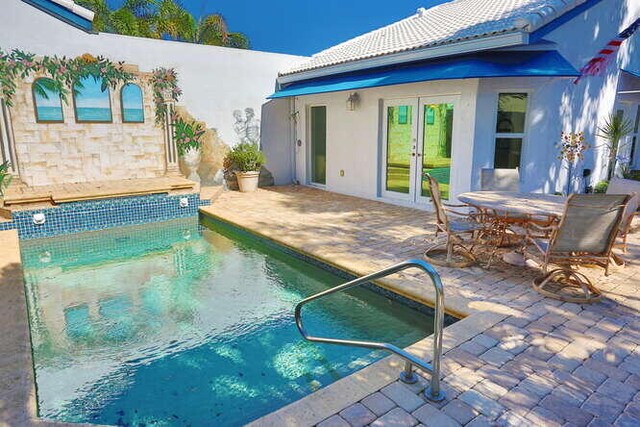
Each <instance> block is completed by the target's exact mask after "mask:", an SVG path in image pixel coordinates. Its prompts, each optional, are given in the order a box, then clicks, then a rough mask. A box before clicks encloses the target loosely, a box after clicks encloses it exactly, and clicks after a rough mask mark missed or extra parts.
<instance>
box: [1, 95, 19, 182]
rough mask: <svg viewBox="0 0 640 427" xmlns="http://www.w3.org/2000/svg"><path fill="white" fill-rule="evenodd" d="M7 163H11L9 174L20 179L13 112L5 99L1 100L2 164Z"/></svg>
mask: <svg viewBox="0 0 640 427" xmlns="http://www.w3.org/2000/svg"><path fill="white" fill-rule="evenodd" d="M6 161H9V163H10V166H9V172H11V173H12V174H13V175H15V176H16V177H18V176H19V172H18V159H17V157H16V147H15V138H14V137H13V126H12V125H11V111H10V110H9V107H8V106H7V104H6V103H5V101H4V99H1V98H0V163H4V162H6Z"/></svg>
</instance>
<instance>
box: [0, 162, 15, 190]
mask: <svg viewBox="0 0 640 427" xmlns="http://www.w3.org/2000/svg"><path fill="white" fill-rule="evenodd" d="M9 166H10V163H9V162H8V161H6V162H4V163H3V164H1V165H0V197H2V196H4V190H5V189H6V188H7V187H8V186H9V184H11V180H12V179H13V176H12V175H11V172H9Z"/></svg>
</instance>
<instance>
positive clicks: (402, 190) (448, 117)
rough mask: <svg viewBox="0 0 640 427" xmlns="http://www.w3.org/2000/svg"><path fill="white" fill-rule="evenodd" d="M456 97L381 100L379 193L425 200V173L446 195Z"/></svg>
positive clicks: (411, 199)
mask: <svg viewBox="0 0 640 427" xmlns="http://www.w3.org/2000/svg"><path fill="white" fill-rule="evenodd" d="M455 105H456V97H451V96H447V97H444V96H438V97H425V98H407V99H394V100H388V101H385V102H384V117H383V121H384V122H383V147H382V159H383V161H382V173H381V176H382V183H381V184H382V196H383V197H384V198H388V199H395V200H398V201H403V202H407V203H420V204H422V203H427V202H428V199H429V191H428V187H427V178H426V176H425V174H427V173H428V174H430V175H431V176H433V177H434V178H435V179H436V180H437V181H438V183H439V184H440V191H441V192H442V197H443V198H445V199H448V198H449V192H450V177H451V157H452V156H451V149H452V142H453V123H454V113H455Z"/></svg>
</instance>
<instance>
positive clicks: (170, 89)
mask: <svg viewBox="0 0 640 427" xmlns="http://www.w3.org/2000/svg"><path fill="white" fill-rule="evenodd" d="M151 87H152V90H153V102H154V103H155V104H156V124H157V125H164V119H165V116H166V114H167V104H166V103H167V101H174V102H177V101H178V99H179V98H180V95H182V90H181V89H180V88H179V87H178V73H176V70H175V69H173V68H164V67H160V68H156V69H154V70H153V71H152V72H151Z"/></svg>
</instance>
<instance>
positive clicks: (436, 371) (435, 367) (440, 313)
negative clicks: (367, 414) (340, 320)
mask: <svg viewBox="0 0 640 427" xmlns="http://www.w3.org/2000/svg"><path fill="white" fill-rule="evenodd" d="M414 267H415V268H419V269H421V270H423V271H424V272H425V273H427V274H428V275H429V277H430V279H431V282H432V283H433V286H434V288H435V291H436V299H435V317H434V324H433V325H434V326H433V360H432V363H431V364H429V363H427V362H425V361H423V360H421V359H419V358H418V357H416V356H414V355H412V354H411V353H409V352H407V351H405V350H403V349H401V348H398V347H396V346H395V345H393V344H388V343H382V342H372V341H357V340H348V339H336V338H325V337H315V336H313V335H309V334H308V333H307V331H306V329H305V327H304V325H303V323H302V316H301V314H302V307H303V306H304V305H306V304H308V303H310V302H312V301H315V300H317V299H319V298H322V297H325V296H327V295H331V294H334V293H336V292H341V291H346V290H347V289H351V288H354V287H356V286H360V285H363V284H365V283H368V282H371V281H373V280H378V279H381V278H383V277H386V276H389V275H391V274H395V273H398V272H400V271H403V270H406V269H409V268H414ZM295 319H296V326H297V327H298V330H299V331H300V334H302V336H303V337H304V339H306V340H307V341H312V342H319V343H325V344H337V345H346V346H353V347H364V348H370V349H375V350H386V351H389V352H391V353H393V354H395V355H397V356H399V357H401V358H402V359H404V361H405V362H406V363H405V369H404V370H403V371H402V372H401V373H400V380H401V381H403V382H405V383H409V384H412V383H415V382H416V381H417V377H416V375H415V373H414V372H413V366H416V367H418V368H420V369H421V370H423V371H425V372H427V373H429V374H430V376H431V384H430V386H429V387H428V388H427V389H426V390H425V392H424V394H425V397H426V398H427V399H429V400H431V401H435V402H439V401H442V400H444V398H445V394H444V392H443V391H442V390H441V389H440V358H441V357H442V330H443V328H444V287H443V285H442V280H441V279H440V275H439V274H438V272H437V271H436V270H435V268H433V266H432V265H431V264H429V263H427V262H426V261H423V260H420V259H410V260H407V261H403V262H400V263H398V264H395V265H392V266H391V267H387V268H384V269H382V270H379V271H376V272H375V273H371V274H369V275H367V276H362V277H359V278H357V279H354V280H352V281H350V282H347V283H344V284H342V285H338V286H335V287H333V288H331V289H327V290H326V291H323V292H319V293H317V294H315V295H312V296H310V297H307V298H305V299H303V300H302V301H300V302H299V303H298V304H296V308H295Z"/></svg>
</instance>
